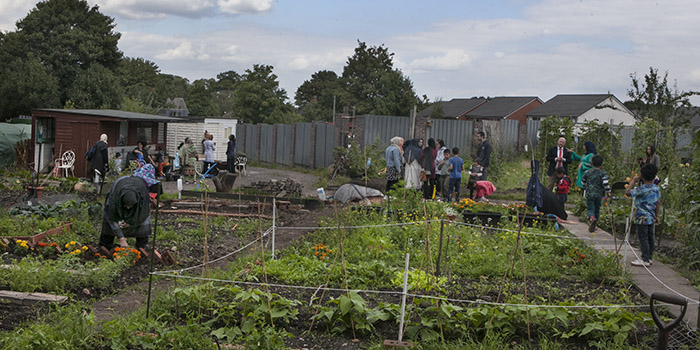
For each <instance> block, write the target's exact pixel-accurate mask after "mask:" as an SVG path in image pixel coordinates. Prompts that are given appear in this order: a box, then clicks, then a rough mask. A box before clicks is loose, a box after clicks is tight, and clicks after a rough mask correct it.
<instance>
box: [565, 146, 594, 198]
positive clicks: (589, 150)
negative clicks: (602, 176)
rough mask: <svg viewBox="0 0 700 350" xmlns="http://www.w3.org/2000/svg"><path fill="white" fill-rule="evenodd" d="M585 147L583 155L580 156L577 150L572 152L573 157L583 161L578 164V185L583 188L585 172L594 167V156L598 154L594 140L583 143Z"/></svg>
mask: <svg viewBox="0 0 700 350" xmlns="http://www.w3.org/2000/svg"><path fill="white" fill-rule="evenodd" d="M583 148H584V149H585V150H586V153H585V154H584V155H583V156H579V155H578V154H576V152H571V159H573V160H580V161H581V163H580V164H579V165H578V173H577V174H576V186H578V187H579V188H581V189H583V174H585V173H586V171H588V170H589V169H592V168H593V162H592V160H593V157H594V156H595V155H596V154H597V151H596V148H595V144H594V143H593V142H592V141H586V142H584V143H583Z"/></svg>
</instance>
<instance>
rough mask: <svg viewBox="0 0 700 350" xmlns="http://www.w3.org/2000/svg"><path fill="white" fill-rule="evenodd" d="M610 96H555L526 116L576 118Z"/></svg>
mask: <svg viewBox="0 0 700 350" xmlns="http://www.w3.org/2000/svg"><path fill="white" fill-rule="evenodd" d="M610 96H613V95H610V94H600V95H556V96H554V97H552V99H551V100H549V101H547V102H545V103H544V104H543V105H541V106H539V107H537V108H535V109H534V110H532V111H531V112H530V113H528V114H527V116H528V117H547V116H559V117H578V116H580V115H582V114H583V113H586V111H588V110H590V109H591V108H593V107H595V106H597V105H598V104H599V103H601V102H602V101H604V100H605V99H606V98H608V97H610ZM613 97H614V96H613Z"/></svg>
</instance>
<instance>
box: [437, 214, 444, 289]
mask: <svg viewBox="0 0 700 350" xmlns="http://www.w3.org/2000/svg"><path fill="white" fill-rule="evenodd" d="M444 229H445V220H444V219H440V248H439V249H438V261H437V268H436V269H435V276H436V277H439V276H440V258H442V232H443V230H444Z"/></svg>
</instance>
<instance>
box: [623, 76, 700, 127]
mask: <svg viewBox="0 0 700 350" xmlns="http://www.w3.org/2000/svg"><path fill="white" fill-rule="evenodd" d="M630 78H632V83H631V85H632V87H631V88H630V89H629V90H627V95H628V96H629V97H630V98H631V99H632V101H628V102H626V103H625V104H626V106H627V107H628V108H630V109H631V110H633V111H635V112H636V115H638V116H639V118H640V120H643V119H644V118H650V119H652V120H655V121H656V122H658V123H659V124H661V125H671V128H672V129H677V128H678V127H680V126H683V125H687V124H688V123H689V121H690V117H691V116H690V115H687V114H685V108H687V107H690V99H689V98H690V97H691V96H693V95H697V94H698V92H695V91H689V92H684V91H678V89H677V88H676V87H675V86H673V90H671V87H669V84H668V72H665V73H664V76H663V77H661V76H660V75H659V70H658V69H655V68H654V67H649V73H648V74H645V75H644V82H641V81H640V79H639V78H637V73H632V74H630Z"/></svg>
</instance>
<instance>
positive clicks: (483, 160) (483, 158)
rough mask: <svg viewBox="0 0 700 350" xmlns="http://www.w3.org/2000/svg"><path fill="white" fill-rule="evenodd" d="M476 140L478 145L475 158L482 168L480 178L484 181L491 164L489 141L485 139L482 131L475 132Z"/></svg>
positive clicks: (486, 178)
mask: <svg viewBox="0 0 700 350" xmlns="http://www.w3.org/2000/svg"><path fill="white" fill-rule="evenodd" d="M476 141H477V142H479V145H478V146H477V148H476V159H478V160H479V164H480V165H481V167H482V168H484V169H483V171H482V175H481V178H482V179H483V180H484V181H486V180H488V176H489V165H490V164H491V143H490V142H489V140H487V139H486V134H484V132H483V131H479V132H478V133H476Z"/></svg>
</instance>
